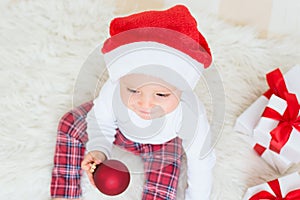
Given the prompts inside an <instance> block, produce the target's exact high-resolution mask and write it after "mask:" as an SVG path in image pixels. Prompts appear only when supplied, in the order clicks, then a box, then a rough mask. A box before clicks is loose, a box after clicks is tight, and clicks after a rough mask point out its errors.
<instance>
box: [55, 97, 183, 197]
mask: <svg viewBox="0 0 300 200" xmlns="http://www.w3.org/2000/svg"><path fill="white" fill-rule="evenodd" d="M92 106H93V103H92V102H87V103H85V104H82V105H80V106H79V107H77V108H75V109H73V110H71V111H70V112H68V113H66V114H65V115H64V116H63V117H62V119H61V120H60V122H59V126H58V134H57V143H56V148H55V155H54V167H53V170H52V180H51V197H52V198H79V197H80V196H81V193H82V191H81V186H80V177H81V175H82V170H81V162H82V160H83V158H84V153H85V143H86V142H87V140H88V136H87V133H86V127H87V123H86V121H85V118H86V115H87V113H88V112H89V110H90V109H91V108H92ZM115 138H116V139H115V141H114V144H115V145H118V146H120V147H121V148H124V149H126V150H128V151H130V152H132V153H134V154H136V155H140V156H141V157H142V159H143V161H144V170H145V180H146V182H145V185H144V189H143V197H142V200H175V199H176V190H177V185H178V177H179V173H180V164H181V158H182V153H183V152H182V140H181V139H180V138H178V137H177V138H174V139H173V140H171V141H169V142H167V143H164V144H161V145H151V144H139V143H135V142H132V141H130V140H128V139H127V138H125V137H124V136H123V135H122V133H121V132H120V131H119V130H117V134H116V136H115Z"/></svg>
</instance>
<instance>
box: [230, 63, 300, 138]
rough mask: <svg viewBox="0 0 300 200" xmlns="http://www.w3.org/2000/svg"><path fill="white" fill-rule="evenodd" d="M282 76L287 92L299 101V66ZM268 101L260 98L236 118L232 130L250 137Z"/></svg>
mask: <svg viewBox="0 0 300 200" xmlns="http://www.w3.org/2000/svg"><path fill="white" fill-rule="evenodd" d="M283 76H284V80H285V83H286V87H287V89H288V91H289V92H290V93H294V94H296V96H297V99H300V78H299V77H300V65H296V66H294V67H293V68H292V69H290V70H289V71H288V72H287V73H286V74H284V75H283ZM268 101H269V100H268V99H267V97H265V96H263V95H262V96H260V97H259V98H258V99H257V100H256V101H255V102H254V103H253V104H251V105H250V107H248V108H247V109H246V110H245V111H244V112H243V113H242V114H241V115H240V116H239V117H238V118H237V120H236V123H235V126H234V130H235V131H237V132H240V133H243V134H246V135H249V136H252V134H253V129H254V128H255V126H256V124H257V123H258V121H259V119H260V116H261V114H262V113H263V111H264V109H265V107H266V105H267V104H268Z"/></svg>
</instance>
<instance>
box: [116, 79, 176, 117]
mask: <svg viewBox="0 0 300 200" xmlns="http://www.w3.org/2000/svg"><path fill="white" fill-rule="evenodd" d="M120 93H121V98H122V101H123V103H124V104H125V105H126V106H127V107H128V108H129V109H130V110H132V111H133V112H135V113H136V114H137V115H138V116H140V117H141V118H142V119H146V120H149V119H154V118H158V117H162V116H164V115H165V114H168V113H170V112H172V111H173V110H174V109H175V108H176V107H177V106H178V103H179V101H180V96H181V91H179V90H178V89H177V88H176V87H174V86H172V85H170V84H168V83H166V82H164V81H163V80H161V79H159V78H155V77H152V76H148V75H142V74H130V75H126V76H123V77H122V78H121V79H120Z"/></svg>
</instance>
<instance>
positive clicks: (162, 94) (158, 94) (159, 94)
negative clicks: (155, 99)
mask: <svg viewBox="0 0 300 200" xmlns="http://www.w3.org/2000/svg"><path fill="white" fill-rule="evenodd" d="M156 95H157V96H159V97H168V96H170V94H164V93H156Z"/></svg>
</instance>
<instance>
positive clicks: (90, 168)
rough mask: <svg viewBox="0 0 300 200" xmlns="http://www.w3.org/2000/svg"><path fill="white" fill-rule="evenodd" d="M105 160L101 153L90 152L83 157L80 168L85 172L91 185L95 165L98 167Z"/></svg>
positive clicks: (93, 183)
mask: <svg viewBox="0 0 300 200" xmlns="http://www.w3.org/2000/svg"><path fill="white" fill-rule="evenodd" d="M105 160H106V156H105V154H104V153H103V152H101V151H90V152H89V153H88V154H86V155H85V157H84V159H83V161H82V162H81V168H82V169H83V170H84V171H86V173H87V175H88V177H89V179H90V182H91V183H92V185H94V186H95V187H96V185H95V182H94V179H93V172H94V169H95V168H96V165H99V164H100V163H102V162H103V161H105Z"/></svg>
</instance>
